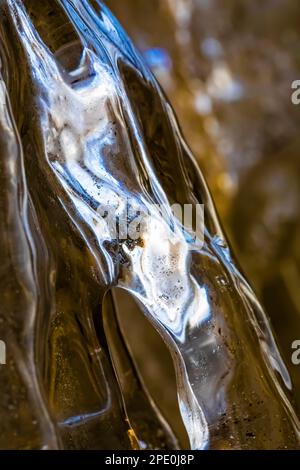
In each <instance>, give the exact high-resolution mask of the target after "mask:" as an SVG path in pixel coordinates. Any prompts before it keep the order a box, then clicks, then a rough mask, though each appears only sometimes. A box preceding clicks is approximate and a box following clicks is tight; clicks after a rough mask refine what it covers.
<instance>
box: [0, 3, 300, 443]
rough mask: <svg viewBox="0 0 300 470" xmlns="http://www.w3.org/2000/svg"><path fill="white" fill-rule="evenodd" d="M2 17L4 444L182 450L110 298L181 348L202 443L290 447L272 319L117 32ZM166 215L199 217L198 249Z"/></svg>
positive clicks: (73, 10)
mask: <svg viewBox="0 0 300 470" xmlns="http://www.w3.org/2000/svg"><path fill="white" fill-rule="evenodd" d="M0 10H1V11H0V45H1V49H0V52H1V76H0V165H1V171H0V178H1V185H0V211H1V217H0V224H1V228H0V237H1V244H0V246H1V248H0V250H1V268H0V269H1V271H0V274H1V275H0V279H1V283H0V290H1V305H0V338H1V341H5V344H6V352H7V361H6V362H7V363H6V365H3V366H1V370H0V383H1V386H0V416H1V420H0V447H1V448H18V449H23V448H71V449H73V448H75V449H82V448H103V449H106V448H110V449H111V448H118V449H128V448H129V449H130V448H174V447H176V446H177V443H176V439H175V438H174V436H173V434H172V431H171V430H170V428H169V426H168V425H167V423H166V422H165V421H164V419H163V418H162V416H161V415H160V413H159V412H158V411H157V409H156V407H155V406H154V405H153V401H152V400H151V399H149V397H148V395H147V393H146V392H145V391H144V389H143V386H142V385H141V383H140V381H139V377H138V375H137V374H136V371H135V369H134V366H133V364H132V361H131V357H130V354H129V353H128V351H127V349H126V346H125V343H124V341H123V338H122V335H121V332H120V330H119V327H118V323H117V319H116V315H115V305H114V299H113V297H112V296H111V294H110V292H111V288H112V287H114V286H117V287H119V288H122V289H125V290H127V291H128V292H130V293H131V294H132V295H133V296H134V297H135V298H136V299H137V301H138V302H139V303H140V304H141V305H142V307H143V309H144V312H145V315H146V316H147V317H148V319H149V320H150V322H151V323H152V324H153V325H154V327H155V328H156V329H157V330H158V331H159V333H160V334H161V335H162V337H163V339H164V340H165V342H166V343H167V345H168V346H169V348H170V350H171V353H172V356H173V359H174V366H175V369H176V374H177V386H178V397H179V406H180V411H181V414H182V419H183V422H184V424H185V427H186V430H187V433H188V435H189V439H190V443H191V447H192V448H196V449H203V448H215V449H223V448H226V449H227V448H245V449H251V448H261V449H268V448H276V449H277V448H286V447H288V448H296V447H297V446H298V436H299V424H298V420H297V417H296V416H295V414H294V412H293V410H292V408H291V405H290V402H289V400H288V398H287V395H286V394H285V392H286V391H288V393H290V390H292V384H291V382H290V378H289V374H288V371H287V369H286V367H285V365H284V364H283V362H282V360H281V358H280V355H279V353H278V351H277V348H276V345H275V343H274V340H273V336H272V333H271V331H270V327H269V324H268V321H267V319H266V317H265V315H264V313H263V311H262V309H261V307H260V306H259V304H258V302H257V301H256V299H255V296H254V294H253V293H252V291H251V289H250V288H249V286H248V284H247V283H246V281H245V280H244V278H243V276H242V275H241V274H240V273H239V271H238V270H237V268H236V267H235V263H234V260H232V258H231V254H230V252H229V249H228V248H227V246H226V242H225V241H224V235H223V234H222V232H221V229H220V227H219V224H218V220H217V217H216V215H215V212H214V207H213V204H212V201H211V198H210V195H209V193H208V190H207V188H206V185H205V182H204V180H203V177H202V174H201V172H200V170H199V169H198V167H197V165H196V164H195V161H194V159H193V157H192V155H191V154H190V151H189V149H188V147H187V145H186V144H185V142H184V140H183V138H182V136H181V133H180V130H179V128H178V125H177V122H176V118H175V117H174V114H173V111H172V109H171V107H170V105H169V103H168V102H167V101H166V99H165V97H164V95H163V94H162V92H161V90H160V88H159V87H158V85H157V83H156V82H155V80H154V79H153V77H152V75H151V74H150V72H149V71H148V70H147V68H146V67H145V65H144V63H143V61H142V59H141V58H140V56H139V54H138V53H137V52H136V51H135V49H134V47H133V45H132V44H131V42H130V41H129V40H128V38H127V36H126V34H125V33H124V32H123V30H122V28H121V27H120V25H119V24H118V23H117V22H116V20H115V19H114V18H113V17H112V15H111V14H110V12H109V11H108V10H107V9H106V8H105V7H104V6H103V5H102V4H101V3H100V2H97V1H91V2H87V1H79V0H78V1H77V0H73V1H67V0H61V1H57V2H55V3H54V2H52V1H48V0H46V1H43V2H42V3H41V4H39V5H38V6H37V2H34V1H33V0H31V1H29V0H28V1H24V2H21V1H18V0H7V1H3V2H1V4H0ZM174 204H176V205H177V207H178V206H179V207H181V208H182V207H184V205H185V204H192V205H193V207H194V208H196V207H198V206H197V205H200V204H203V205H204V208H205V230H204V233H203V239H202V238H201V236H197V237H193V236H192V235H191V227H188V226H186V225H185V224H184V223H181V222H180V219H179V217H177V216H176V214H174V213H173V212H172V210H171V209H172V206H173V205H174ZM162 208H163V209H162ZM112 214H113V215H114V216H116V221H117V223H116V225H115V226H114V224H113V222H112V218H111V215H112ZM138 221H140V224H139V223H138ZM121 226H122V230H121V231H120V227H121ZM134 229H136V230H134ZM124 233H125V235H124ZM136 233H138V236H135V235H136ZM200 235H201V234H200ZM104 299H106V303H105V308H104ZM121 314H122V312H121ZM137 340H138V339H137ZM145 361H147V357H145Z"/></svg>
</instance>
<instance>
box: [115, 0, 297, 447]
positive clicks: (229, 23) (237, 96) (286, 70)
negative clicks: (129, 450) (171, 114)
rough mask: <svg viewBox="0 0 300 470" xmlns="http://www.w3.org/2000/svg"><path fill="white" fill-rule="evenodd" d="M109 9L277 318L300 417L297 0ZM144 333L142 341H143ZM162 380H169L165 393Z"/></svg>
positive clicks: (164, 1)
mask: <svg viewBox="0 0 300 470" xmlns="http://www.w3.org/2000/svg"><path fill="white" fill-rule="evenodd" d="M106 4H107V6H108V7H109V8H110V9H111V10H112V11H113V13H114V14H115V15H116V16H117V18H118V19H119V21H120V22H121V24H122V25H123V27H124V28H125V29H126V30H127V32H128V33H129V35H130V36H131V38H132V39H133V40H134V42H135V44H136V45H137V46H138V48H139V49H140V51H141V52H142V54H143V55H144V57H145V59H146V61H147V62H148V64H149V66H150V67H151V68H152V70H153V72H154V74H155V75H156V77H157V79H158V80H159V82H160V84H161V85H162V87H163V89H164V90H165V92H166V94H167V95H168V97H169V99H170V101H171V103H172V105H173V107H174V108H175V111H176V113H177V115H178V118H179V122H180V124H181V126H182V128H183V132H184V134H185V137H186V139H187V141H188V143H189V145H190V147H191V148H192V150H193V152H194V154H195V155H196V157H197V159H198V161H199V164H200V166H201V168H202V170H203V173H204V175H205V177H206V179H207V182H208V184H209V187H210V189H211V192H212V195H213V198H214V200H215V203H216V206H217V209H218V212H219V214H220V217H221V220H222V222H223V225H224V227H225V230H226V232H227V235H228V237H229V239H230V241H231V244H232V246H233V248H234V251H235V254H236V256H237V258H238V260H239V262H240V264H241V266H242V268H243V270H244V271H245V272H246V274H247V276H248V278H249V280H250V283H251V284H252V286H253V287H254V289H255V291H256V293H257V295H258V297H259V299H260V301H261V302H262V304H263V305H264V307H265V309H266V311H267V313H268V315H269V316H270V317H271V321H272V324H273V327H274V329H275V333H276V337H277V340H278V343H279V346H280V349H281V352H282V354H283V356H284V359H285V361H286V363H287V365H288V367H289V370H290V373H291V375H292V379H293V381H294V384H295V390H296V402H297V403H296V407H297V410H298V414H299V411H300V366H295V365H293V364H292V363H291V354H292V349H291V344H292V342H293V341H294V340H295V339H300V272H299V262H300V238H299V234H300V204H299V201H300V185H299V177H300V155H299V152H300V139H299V125H300V105H299V107H297V106H295V105H293V104H292V102H291V93H292V90H291V84H292V82H293V81H294V80H296V79H300V28H299V24H300V21H299V20H300V3H299V1H297V0H264V1H261V0H252V1H251V2H250V1H248V0H106ZM128 301H129V300H128V299H127V300H126V299H124V298H122V299H121V302H123V303H125V302H128ZM129 305H131V306H129V307H128V308H127V310H128V312H129V313H128V315H129V316H130V315H133V317H132V318H133V319H132V318H131V317H130V318H131V320H130V322H131V325H132V324H133V323H134V324H135V325H137V326H136V327H133V328H130V331H131V341H130V342H131V343H132V345H133V346H132V347H133V349H136V351H134V353H135V354H136V356H137V358H140V359H137V361H138V362H139V361H140V362H141V358H143V357H145V354H147V351H148V352H149V348H150V349H151V348H153V345H154V344H156V343H157V339H153V343H152V342H151V338H150V337H149V333H148V332H147V331H148V330H147V326H146V324H144V323H139V317H140V315H139V314H138V313H134V309H135V307H134V306H133V305H132V304H129ZM132 312H133V313H132ZM127 323H128V322H127ZM124 324H126V321H125V322H124ZM124 328H125V329H126V325H125V326H124ZM135 328H136V329H135ZM127 334H129V333H128V332H127ZM137 334H138V335H139V337H140V338H143V336H144V339H142V341H139V342H137V341H135V337H136V336H135V335H137ZM153 334H154V335H155V333H153ZM140 335H141V336H140ZM145 338H147V340H146V339H145ZM134 344H135V346H134ZM161 347H162V348H163V346H161ZM158 356H159V357H160V358H163V357H166V352H161V353H160V352H158V354H154V355H153V356H152V353H151V354H149V353H148V356H147V358H148V360H147V367H146V368H145V367H144V369H146V371H145V372H144V373H145V374H146V376H147V377H148V378H147V383H148V385H149V386H150V388H151V386H152V388H153V387H154V389H155V388H156V389H157V390H154V391H153V393H154V394H155V396H156V397H157V399H158V401H159V402H160V404H161V406H162V407H163V408H164V409H166V410H167V411H166V413H167V414H169V415H171V420H172V419H173V420H175V421H176V420H177V424H176V422H175V424H174V426H175V428H176V426H177V431H178V433H179V434H180V435H181V436H182V439H183V440H184V439H185V436H184V432H183V431H182V427H181V424H180V422H179V418H178V416H177V417H175V418H174V416H173V418H172V415H175V414H176V396H175V395H176V394H175V387H174V377H173V376H172V373H171V375H170V372H168V371H170V368H171V366H170V363H169V362H167V359H161V360H159V357H158ZM168 360H169V359H168ZM140 367H141V368H143V364H140ZM168 374H169V375H170V376H169V375H168ZM155 377H164V380H165V386H162V384H161V382H160V381H157V379H155ZM151 378H153V380H151ZM151 383H152V385H151ZM154 383H155V384H156V385H154ZM157 383H158V385H157Z"/></svg>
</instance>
